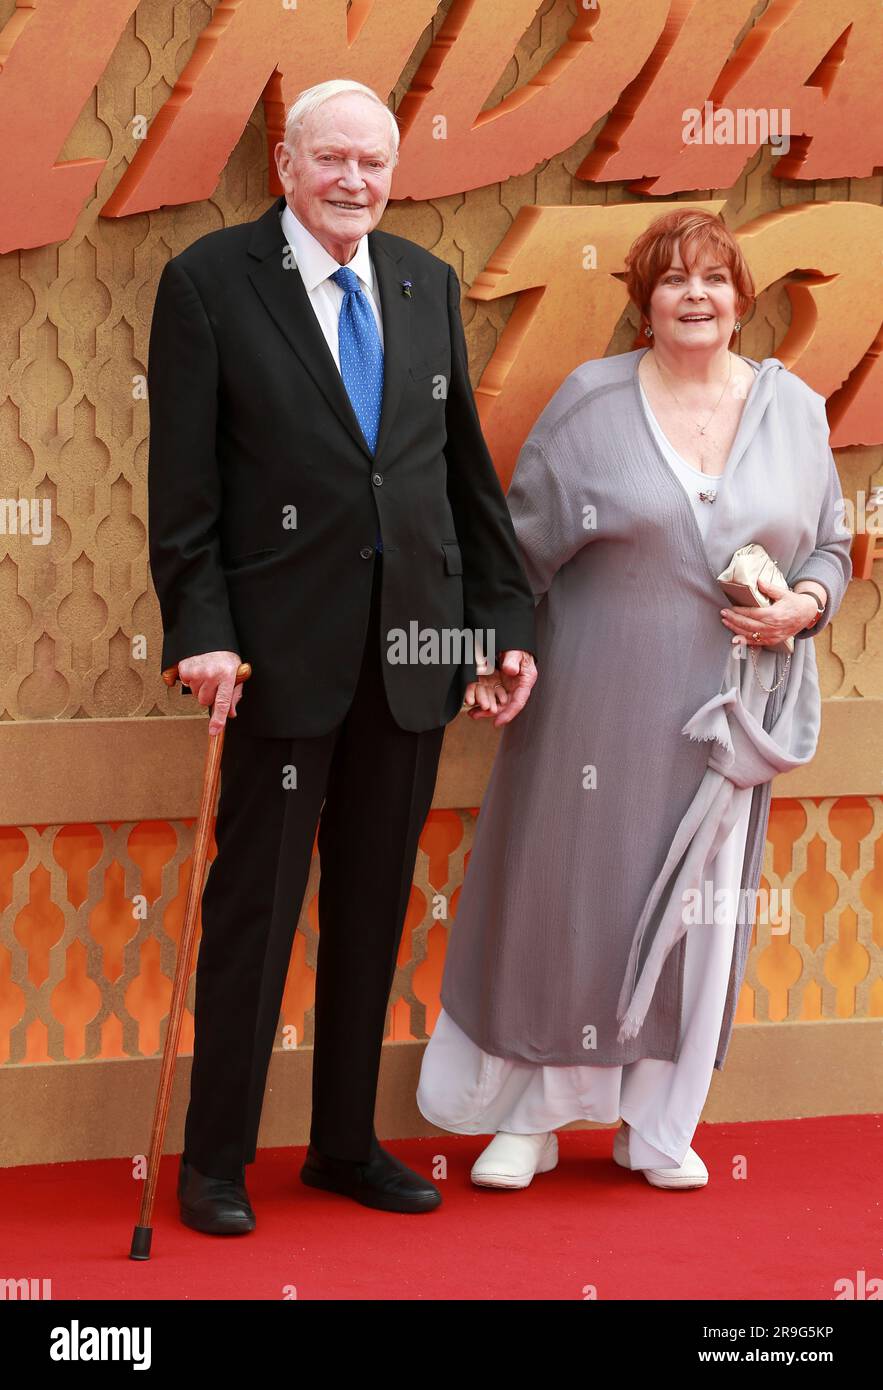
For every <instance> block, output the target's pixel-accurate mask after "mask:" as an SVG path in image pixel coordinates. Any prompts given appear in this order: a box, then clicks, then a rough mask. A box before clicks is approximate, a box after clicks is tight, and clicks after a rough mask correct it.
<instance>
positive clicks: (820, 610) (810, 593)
mask: <svg viewBox="0 0 883 1390" xmlns="http://www.w3.org/2000/svg"><path fill="white" fill-rule="evenodd" d="M794 592H795V593H801V594H806V596H807V598H814V599H815V601H816V603H817V604H818V612H817V613H816V616H815V617H814V618H813V620H812V622H809V623H804V628H808V627H815V625H816V623H817V622H818V621H819V618H820V617H821V616H822V614H823V613H824V611H825V609H826V608H827V607H828V605H827V603H822V600H821V599H820V598H819V596H818V594H814V593H813V591H812V589H795V590H794Z"/></svg>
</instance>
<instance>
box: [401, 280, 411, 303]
mask: <svg viewBox="0 0 883 1390" xmlns="http://www.w3.org/2000/svg"><path fill="white" fill-rule="evenodd" d="M402 294H404V295H407V297H408V299H410V298H411V281H410V280H403V281H402Z"/></svg>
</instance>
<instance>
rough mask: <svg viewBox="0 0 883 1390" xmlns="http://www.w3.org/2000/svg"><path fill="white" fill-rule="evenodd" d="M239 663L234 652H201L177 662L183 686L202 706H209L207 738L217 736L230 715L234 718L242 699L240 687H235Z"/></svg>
mask: <svg viewBox="0 0 883 1390" xmlns="http://www.w3.org/2000/svg"><path fill="white" fill-rule="evenodd" d="M239 666H240V660H239V656H238V655H237V653H236V652H203V653H202V655H201V656H188V657H186V658H185V659H184V661H179V662H178V676H179V677H180V680H181V684H182V685H189V687H190V689H191V690H192V691H193V694H194V695H195V696H196V698H197V700H198V701H199V703H200V704H201V705H211V706H212V714H211V719H210V720H209V726H208V731H209V734H218V733H220V732H221V730H222V729H223V727H224V724H225V723H226V720H227V715H228V713H229V715H230V718H231V719H235V718H236V706H237V705H238V704H239V701H240V700H241V699H242V689H243V687H242V685H236V672H237V671H238V670H239Z"/></svg>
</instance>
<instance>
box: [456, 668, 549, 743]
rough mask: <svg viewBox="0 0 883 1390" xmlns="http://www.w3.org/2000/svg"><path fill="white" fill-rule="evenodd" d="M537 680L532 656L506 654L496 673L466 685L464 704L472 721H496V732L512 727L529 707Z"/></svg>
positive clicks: (490, 673)
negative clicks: (498, 729) (521, 712)
mask: <svg viewBox="0 0 883 1390" xmlns="http://www.w3.org/2000/svg"><path fill="white" fill-rule="evenodd" d="M536 678H537V668H536V662H535V661H534V659H533V656H532V655H531V653H530V652H522V651H515V650H513V651H508V652H503V654H502V657H501V660H500V666H499V668H498V669H497V670H495V671H491V672H489V673H488V674H487V675H481V676H479V677H478V679H477V680H474V681H470V683H469V685H467V687H466V693H465V695H464V697H463V704H464V706H465V708H466V711H467V713H468V715H469V718H470V719H491V718H493V719H494V727H495V728H499V727H500V725H501V724H508V723H510V722H511V720H513V719H514V718H515V716H516V715H517V714H518V713H519V711H520V710H522V709H523V708H524V706H525V705H526V704H527V699H528V696H529V695H530V692H531V689H532V688H533V685H534V682H535V681H536ZM495 715H496V718H494V716H495Z"/></svg>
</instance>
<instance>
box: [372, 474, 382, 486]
mask: <svg viewBox="0 0 883 1390" xmlns="http://www.w3.org/2000/svg"><path fill="white" fill-rule="evenodd" d="M371 481H372V483H373V484H374V486H375V487H380V485H381V483H382V482H383V474H382V473H375V474H374V475H373V477H372V479H371Z"/></svg>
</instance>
